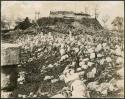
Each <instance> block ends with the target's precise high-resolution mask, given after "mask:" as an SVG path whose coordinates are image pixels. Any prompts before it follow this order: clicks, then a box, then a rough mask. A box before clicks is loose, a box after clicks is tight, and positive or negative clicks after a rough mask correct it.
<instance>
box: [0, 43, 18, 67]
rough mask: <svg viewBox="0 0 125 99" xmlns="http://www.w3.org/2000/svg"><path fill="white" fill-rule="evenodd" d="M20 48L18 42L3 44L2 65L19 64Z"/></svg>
mask: <svg viewBox="0 0 125 99" xmlns="http://www.w3.org/2000/svg"><path fill="white" fill-rule="evenodd" d="M19 55H20V49H19V46H18V45H16V44H8V43H4V44H1V66H5V65H13V64H19Z"/></svg>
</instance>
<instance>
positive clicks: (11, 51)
mask: <svg viewBox="0 0 125 99" xmlns="http://www.w3.org/2000/svg"><path fill="white" fill-rule="evenodd" d="M19 54H20V49H19V46H18V45H16V44H9V43H5V44H1V98H15V97H17V96H18V93H17V76H18V71H17V65H18V64H19Z"/></svg>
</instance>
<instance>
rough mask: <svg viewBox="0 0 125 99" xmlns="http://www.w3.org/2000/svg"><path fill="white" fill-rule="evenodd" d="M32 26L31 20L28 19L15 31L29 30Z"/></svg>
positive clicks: (19, 24) (20, 23)
mask: <svg viewBox="0 0 125 99" xmlns="http://www.w3.org/2000/svg"><path fill="white" fill-rule="evenodd" d="M31 25H32V24H31V23H30V20H29V18H28V17H26V18H25V20H24V21H22V22H19V23H18V25H17V26H16V27H15V29H21V30H25V29H27V28H29V27H30V26H31Z"/></svg>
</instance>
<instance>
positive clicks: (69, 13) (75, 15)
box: [50, 11, 91, 19]
mask: <svg viewBox="0 0 125 99" xmlns="http://www.w3.org/2000/svg"><path fill="white" fill-rule="evenodd" d="M50 17H60V18H75V19H81V18H90V17H91V16H90V15H89V14H86V13H83V12H81V13H75V12H73V11H50Z"/></svg>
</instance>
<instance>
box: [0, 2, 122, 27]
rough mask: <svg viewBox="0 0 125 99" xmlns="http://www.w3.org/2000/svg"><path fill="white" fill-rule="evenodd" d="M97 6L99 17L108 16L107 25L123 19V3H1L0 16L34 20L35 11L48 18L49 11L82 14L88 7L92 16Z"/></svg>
mask: <svg viewBox="0 0 125 99" xmlns="http://www.w3.org/2000/svg"><path fill="white" fill-rule="evenodd" d="M96 5H98V11H99V13H100V16H99V18H98V20H99V21H100V22H101V18H102V17H103V16H105V15H108V16H110V18H109V20H108V23H107V24H108V25H110V23H111V22H112V20H113V19H114V18H115V17H116V16H122V17H124V1H1V15H2V16H7V17H8V18H10V19H16V18H19V17H20V18H25V17H30V18H32V19H34V17H35V11H39V12H40V16H41V17H43V16H48V15H49V12H50V11H64V10H66V11H75V12H81V11H82V12H84V10H85V7H88V9H89V10H90V13H91V14H93V11H94V8H95V6H96Z"/></svg>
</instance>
